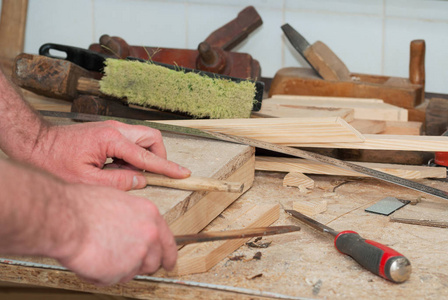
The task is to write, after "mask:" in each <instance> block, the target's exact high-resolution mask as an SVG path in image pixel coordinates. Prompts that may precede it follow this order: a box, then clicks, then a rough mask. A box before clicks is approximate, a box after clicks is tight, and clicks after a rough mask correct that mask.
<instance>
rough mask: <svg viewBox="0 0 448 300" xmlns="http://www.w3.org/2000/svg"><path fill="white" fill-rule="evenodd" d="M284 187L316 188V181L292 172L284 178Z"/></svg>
mask: <svg viewBox="0 0 448 300" xmlns="http://www.w3.org/2000/svg"><path fill="white" fill-rule="evenodd" d="M283 186H293V187H298V188H304V189H307V188H308V189H312V188H314V180H312V179H311V178H309V177H308V176H306V175H304V174H303V173H300V172H290V173H288V174H286V176H285V177H284V178H283Z"/></svg>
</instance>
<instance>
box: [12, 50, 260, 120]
mask: <svg viewBox="0 0 448 300" xmlns="http://www.w3.org/2000/svg"><path fill="white" fill-rule="evenodd" d="M52 48H57V49H59V50H60V51H65V52H66V53H67V59H69V60H71V61H77V62H78V63H79V64H80V65H81V66H85V67H89V68H90V70H91V71H100V70H99V68H101V67H100V65H101V64H100V63H98V62H102V63H103V64H104V63H106V64H107V67H106V68H105V73H106V76H104V77H103V78H102V79H101V80H100V81H98V80H95V79H92V78H89V77H86V76H88V75H86V74H88V73H87V71H86V70H85V69H83V68H81V67H79V66H76V65H74V64H72V63H70V62H69V61H66V60H61V59H55V58H50V57H46V56H38V55H31V54H21V55H19V56H17V58H16V60H15V66H14V71H13V80H14V82H15V83H17V84H18V85H19V86H21V87H23V88H26V89H29V90H32V91H33V92H36V93H38V94H43V95H46V96H50V97H55V98H63V99H73V98H76V97H78V96H79V94H81V93H83V94H93V95H97V96H102V95H104V94H106V95H108V96H110V97H115V98H120V99H125V100H124V101H125V102H126V103H128V104H135V105H137V106H140V107H146V106H151V107H157V108H159V109H162V110H168V111H172V112H181V113H184V114H189V115H191V116H195V117H198V118H203V117H210V118H238V117H240V118H244V117H249V116H250V112H251V110H252V109H253V110H259V109H260V107H261V100H262V97H263V89H264V84H263V83H262V82H258V81H257V82H253V81H249V80H245V79H240V78H234V77H229V76H225V75H218V74H214V73H207V72H203V71H197V70H192V69H186V68H183V69H179V68H178V67H175V66H169V65H165V64H160V63H157V62H151V63H147V62H144V63H142V62H139V61H135V60H133V61H129V60H118V59H110V58H109V59H107V60H106V58H105V57H104V56H102V55H100V54H98V53H96V52H93V51H89V50H86V49H81V48H76V47H71V46H64V45H56V44H45V45H43V46H42V47H41V50H42V51H41V52H42V53H46V54H48V55H50V54H49V53H50V50H51V49H52ZM123 74H126V76H123ZM173 85H176V87H177V88H176V89H173V88H172V86H173ZM254 99H255V101H254Z"/></svg>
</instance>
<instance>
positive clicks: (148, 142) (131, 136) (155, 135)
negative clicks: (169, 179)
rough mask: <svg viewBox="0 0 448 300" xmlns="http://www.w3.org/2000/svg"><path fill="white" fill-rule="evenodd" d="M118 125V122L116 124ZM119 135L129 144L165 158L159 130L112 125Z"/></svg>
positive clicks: (120, 124) (122, 124) (136, 126)
mask: <svg viewBox="0 0 448 300" xmlns="http://www.w3.org/2000/svg"><path fill="white" fill-rule="evenodd" d="M117 123H118V122H117ZM114 126H116V128H117V129H118V130H119V131H120V133H121V134H122V135H123V136H125V137H126V138H127V139H128V140H130V141H131V142H133V143H135V144H137V145H139V146H140V147H143V148H146V149H148V150H150V151H151V152H152V153H154V154H155V155H157V156H160V157H162V158H165V159H166V158H167V154H166V148H165V145H164V143H163V138H162V134H161V133H160V131H159V130H157V129H153V128H150V127H146V126H140V125H128V124H124V123H118V124H114Z"/></svg>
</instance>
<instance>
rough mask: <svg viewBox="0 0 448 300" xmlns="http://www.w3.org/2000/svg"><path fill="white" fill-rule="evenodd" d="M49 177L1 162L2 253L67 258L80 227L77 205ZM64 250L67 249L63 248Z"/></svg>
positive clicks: (64, 187)
mask: <svg viewBox="0 0 448 300" xmlns="http://www.w3.org/2000/svg"><path fill="white" fill-rule="evenodd" d="M66 186H67V184H66V183H65V182H63V181H61V180H59V179H57V178H55V177H53V176H51V175H49V174H46V173H44V172H41V171H39V170H35V169H32V168H29V167H28V166H24V165H20V164H18V163H16V162H12V161H7V160H3V159H1V160H0V190H1V191H2V192H1V194H0V253H1V254H18V255H45V256H51V257H58V256H61V255H62V256H63V255H64V253H62V252H63V251H64V249H63V248H64V247H67V246H70V243H71V242H72V240H73V239H72V237H71V235H73V234H74V232H76V231H77V230H78V229H79V228H74V227H75V226H76V224H77V223H76V222H75V220H76V209H77V208H76V205H77V203H76V201H72V202H69V201H64V200H65V199H66V198H67V195H66ZM62 246H63V247H62Z"/></svg>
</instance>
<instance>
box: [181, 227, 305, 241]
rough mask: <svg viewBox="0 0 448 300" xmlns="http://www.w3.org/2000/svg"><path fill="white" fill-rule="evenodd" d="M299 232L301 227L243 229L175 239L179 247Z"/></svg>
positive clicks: (182, 236) (183, 236)
mask: <svg viewBox="0 0 448 300" xmlns="http://www.w3.org/2000/svg"><path fill="white" fill-rule="evenodd" d="M299 230H300V227H299V226H293V225H287V226H272V227H257V228H243V229H236V230H227V231H214V232H213V231H212V232H203V233H198V234H186V235H176V236H175V237H174V239H175V240H176V244H177V245H178V246H183V245H188V244H193V243H203V242H212V241H220V240H229V239H244V238H251V237H259V236H268V235H275V234H283V233H289V232H294V231H299Z"/></svg>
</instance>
